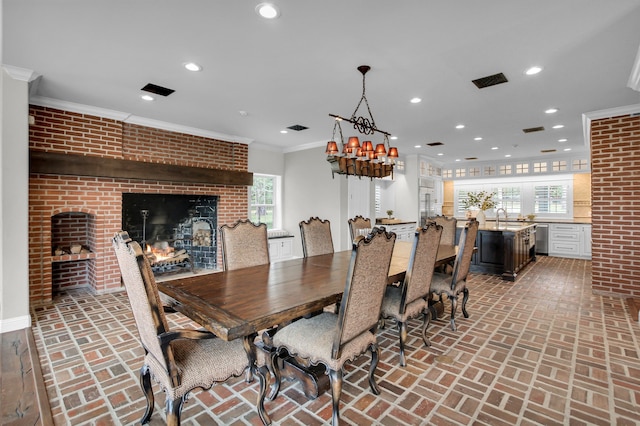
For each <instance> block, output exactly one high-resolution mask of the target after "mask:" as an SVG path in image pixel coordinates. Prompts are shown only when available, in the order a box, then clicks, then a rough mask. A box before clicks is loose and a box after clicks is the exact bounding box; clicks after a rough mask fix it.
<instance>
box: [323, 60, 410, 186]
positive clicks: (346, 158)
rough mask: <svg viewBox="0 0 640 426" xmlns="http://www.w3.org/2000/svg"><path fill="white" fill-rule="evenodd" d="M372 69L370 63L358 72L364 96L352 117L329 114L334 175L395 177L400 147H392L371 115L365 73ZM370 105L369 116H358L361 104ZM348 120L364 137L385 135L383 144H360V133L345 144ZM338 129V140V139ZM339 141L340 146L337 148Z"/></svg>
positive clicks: (366, 142)
mask: <svg viewBox="0 0 640 426" xmlns="http://www.w3.org/2000/svg"><path fill="white" fill-rule="evenodd" d="M370 69H371V67H370V66H369V65H360V66H359V67H358V71H360V73H361V74H362V96H361V97H360V102H358V105H357V106H356V109H355V110H354V111H353V113H352V114H351V117H350V118H345V117H342V116H340V115H336V114H329V116H330V117H333V118H334V120H335V121H334V124H333V135H332V138H331V140H330V141H329V142H327V149H326V151H325V154H327V161H328V162H329V163H330V164H331V174H332V176H333V177H335V174H336V173H338V174H341V175H346V176H347V177H349V175H354V176H358V177H362V176H367V177H370V178H372V179H373V178H384V177H387V176H389V175H391V178H392V179H393V166H394V164H395V160H396V158H398V148H396V147H392V146H390V144H389V137H390V136H391V134H390V133H388V132H385V131H384V130H380V129H378V128H377V127H376V122H375V120H374V119H373V114H371V108H369V101H368V100H367V96H366V94H365V91H366V87H365V74H367V72H368V71H369V70H370ZM363 102H364V104H365V105H366V107H367V113H368V114H369V117H363V116H356V114H357V113H358V109H359V108H360V105H362V103H363ZM342 121H346V122H347V123H351V124H353V128H354V129H355V130H357V131H358V132H359V133H360V134H362V135H364V136H368V135H375V133H380V134H382V143H378V144H376V146H375V149H374V146H373V143H372V142H371V141H363V142H362V145H360V140H359V139H358V137H357V136H350V137H349V139H348V141H347V143H346V144H345V143H344V138H343V136H342V127H341V125H340V122H342ZM336 132H337V134H338V136H339V139H338V141H339V142H337V141H336ZM338 143H339V144H340V147H338Z"/></svg>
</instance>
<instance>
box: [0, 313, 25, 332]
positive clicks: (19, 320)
mask: <svg viewBox="0 0 640 426" xmlns="http://www.w3.org/2000/svg"><path fill="white" fill-rule="evenodd" d="M29 327H31V316H30V315H23V316H21V317H14V318H7V319H3V320H0V333H7V332H9V331H16V330H22V329H23V328H29Z"/></svg>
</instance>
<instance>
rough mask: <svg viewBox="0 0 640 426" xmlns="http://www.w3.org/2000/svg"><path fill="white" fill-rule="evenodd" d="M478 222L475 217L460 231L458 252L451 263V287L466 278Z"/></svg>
mask: <svg viewBox="0 0 640 426" xmlns="http://www.w3.org/2000/svg"><path fill="white" fill-rule="evenodd" d="M478 226H479V223H478V221H477V220H475V219H471V220H469V222H467V224H466V225H465V227H464V228H463V229H462V232H461V233H460V240H459V242H458V254H457V255H456V261H455V263H454V265H453V274H452V277H451V289H452V290H453V289H454V288H455V287H456V285H457V284H458V283H459V282H461V281H466V280H467V275H468V274H469V268H470V267H471V257H472V256H473V249H474V248H475V244H476V236H477V235H478Z"/></svg>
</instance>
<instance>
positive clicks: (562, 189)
mask: <svg viewBox="0 0 640 426" xmlns="http://www.w3.org/2000/svg"><path fill="white" fill-rule="evenodd" d="M568 194H569V187H568V185H536V187H535V202H534V212H535V213H536V214H539V213H560V214H566V213H567V205H568V199H567V197H568Z"/></svg>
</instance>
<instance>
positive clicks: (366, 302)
mask: <svg viewBox="0 0 640 426" xmlns="http://www.w3.org/2000/svg"><path fill="white" fill-rule="evenodd" d="M395 240H396V235H395V234H394V233H387V232H385V231H384V230H382V229H374V230H373V232H372V233H371V234H369V235H368V236H367V237H358V238H357V239H356V241H354V243H353V250H352V254H351V261H350V266H349V272H348V273H347V277H346V285H345V289H344V293H343V296H342V301H341V302H340V310H339V312H338V313H337V314H336V313H333V312H323V313H321V314H320V315H317V316H314V317H311V318H302V319H299V320H297V321H295V322H293V323H291V324H288V325H286V326H284V327H282V328H280V329H279V330H278V331H277V332H276V333H275V335H274V336H273V339H272V344H273V347H274V351H273V352H272V359H271V370H272V372H273V375H274V380H275V381H274V384H273V386H274V388H273V390H272V392H271V398H272V399H273V398H275V397H276V396H277V394H278V391H279V389H280V372H279V367H278V364H279V363H278V356H281V357H283V356H286V354H287V353H288V354H289V355H291V356H295V357H296V359H302V360H305V362H306V363H309V364H312V365H323V366H324V367H325V369H326V373H327V374H328V375H329V382H330V385H331V396H332V405H333V416H332V424H333V425H337V424H338V423H339V419H340V410H339V405H340V395H341V393H342V379H343V366H344V364H345V363H347V362H351V361H353V360H354V359H356V358H357V357H359V356H360V355H362V354H364V353H365V352H367V350H369V351H370V352H371V364H370V367H369V385H370V387H371V390H372V392H373V393H374V394H376V395H378V394H379V393H380V390H379V389H378V386H377V384H376V382H375V371H376V367H377V365H378V359H379V356H380V353H379V352H380V350H379V348H378V343H377V341H376V330H377V326H378V319H379V317H380V307H381V305H382V299H383V297H384V290H385V288H386V286H387V276H388V274H389V265H390V263H391V255H392V253H393V246H394V244H395Z"/></svg>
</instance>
